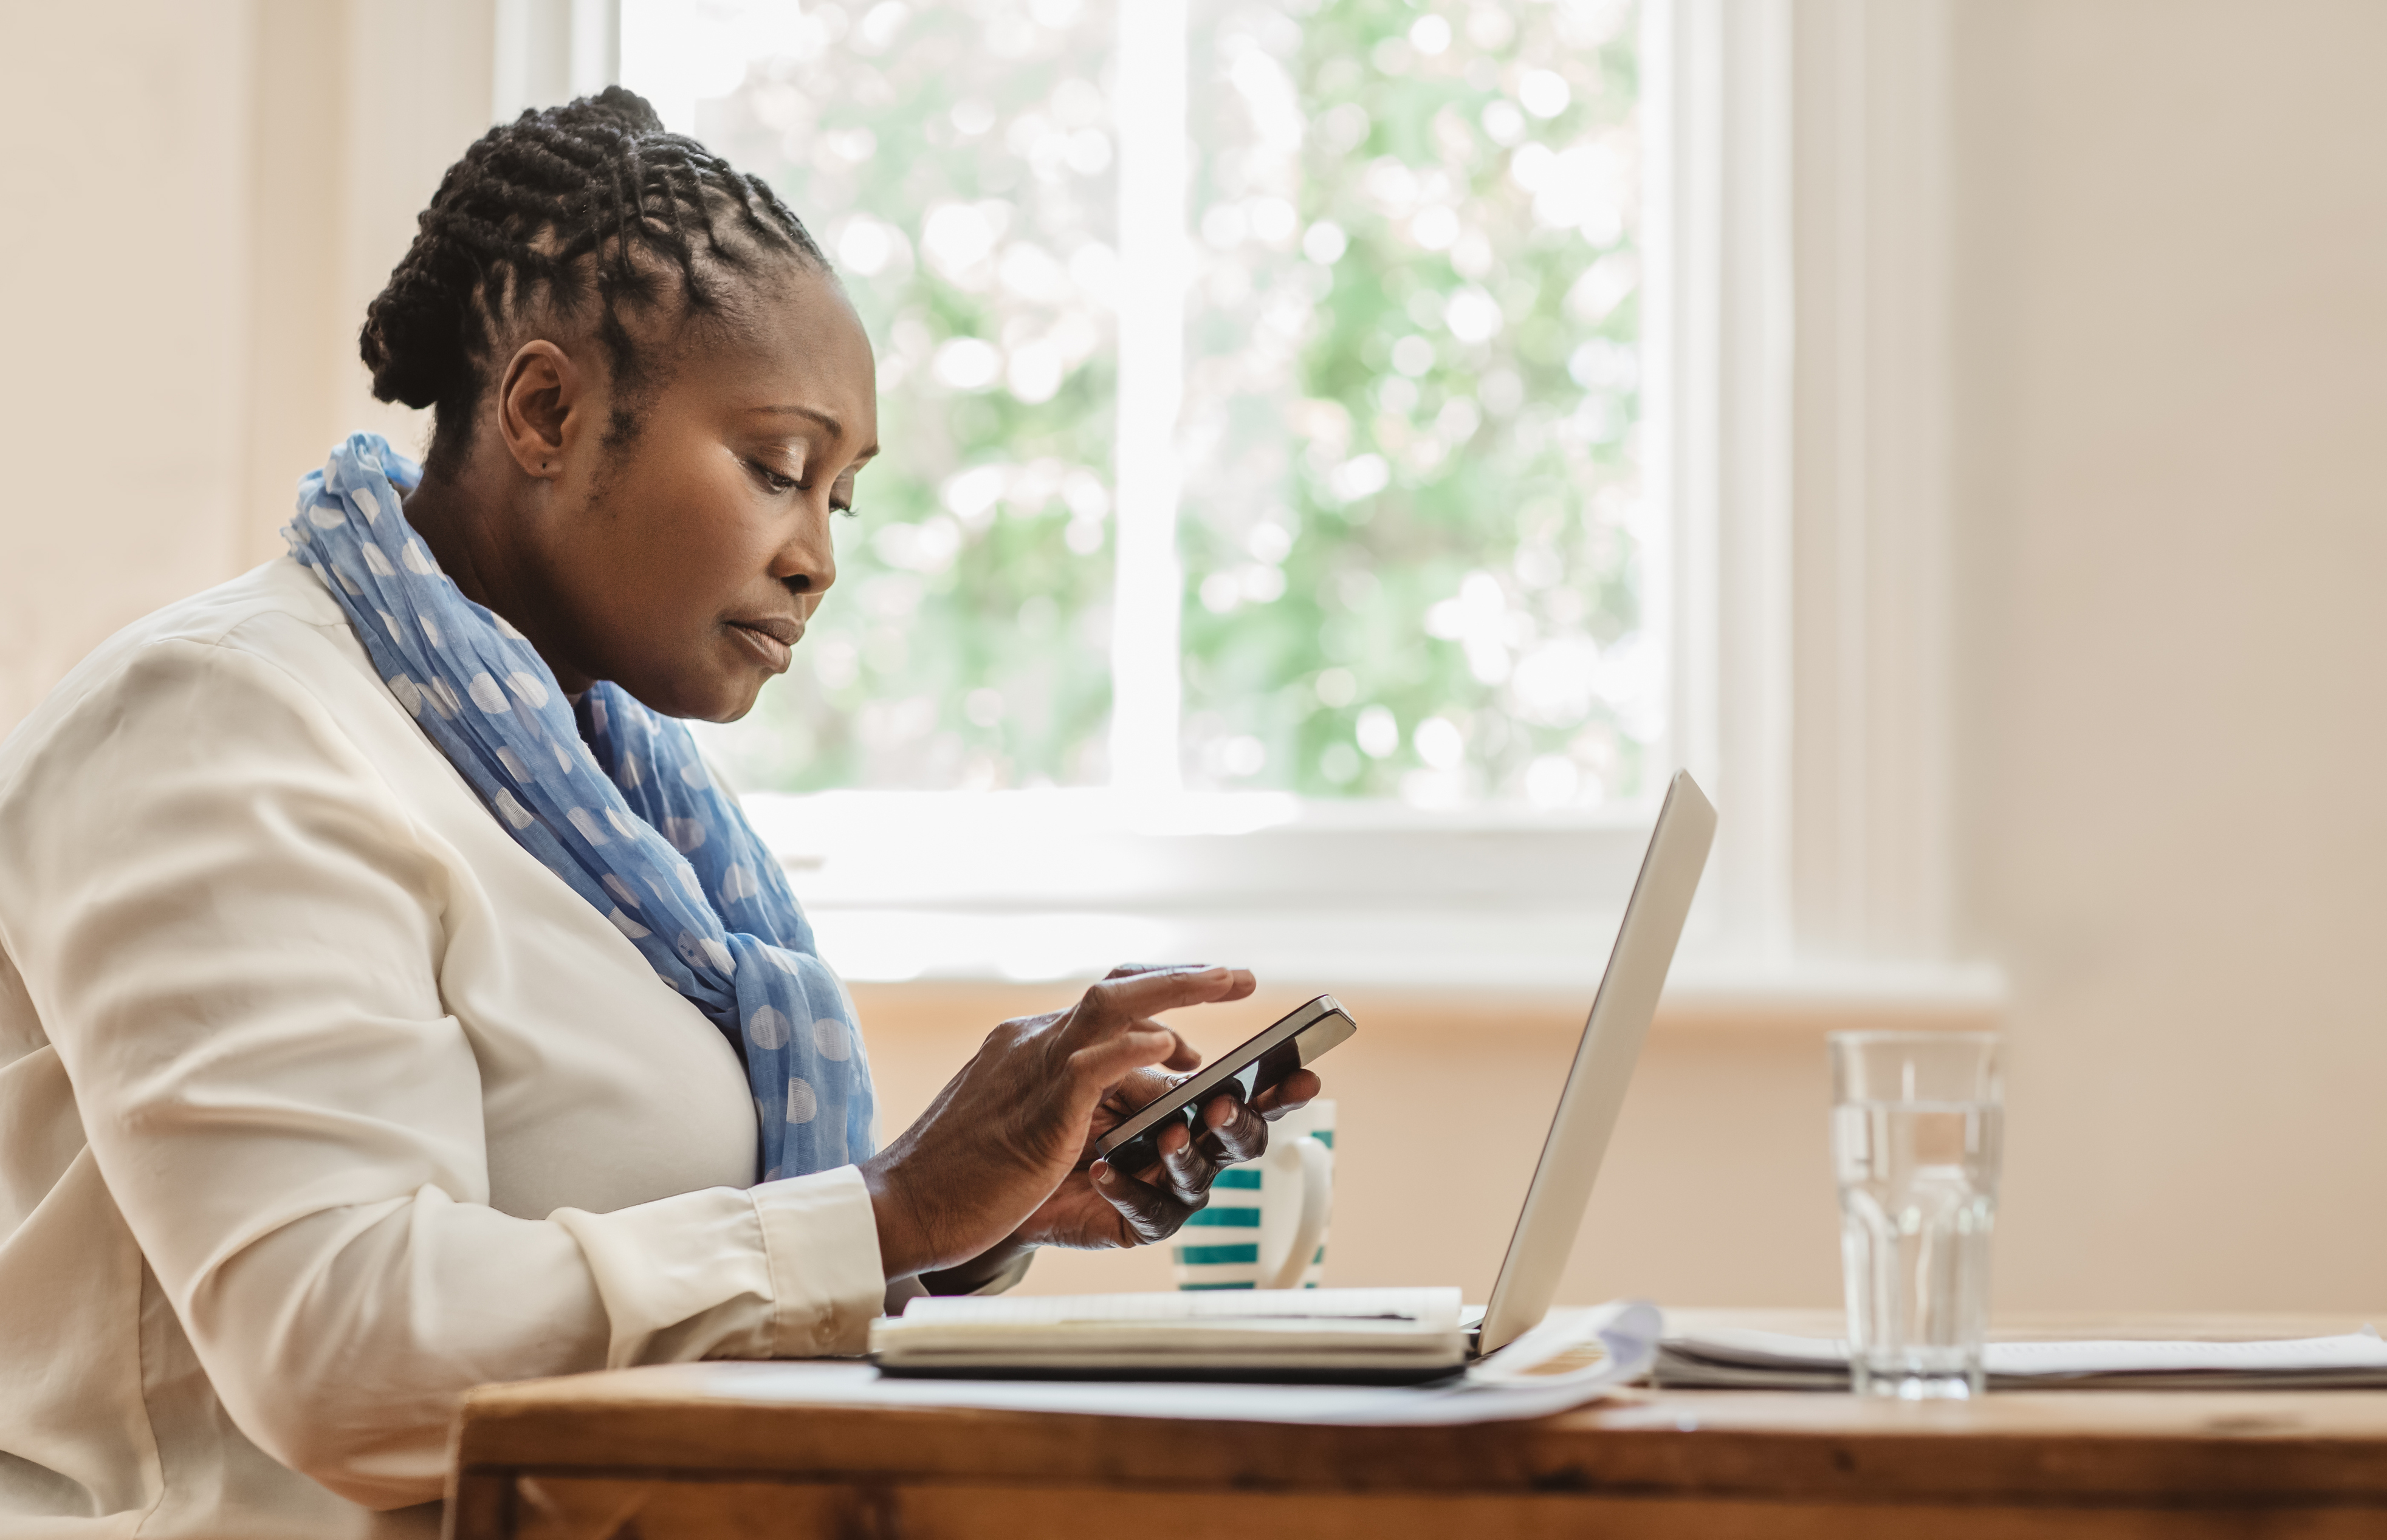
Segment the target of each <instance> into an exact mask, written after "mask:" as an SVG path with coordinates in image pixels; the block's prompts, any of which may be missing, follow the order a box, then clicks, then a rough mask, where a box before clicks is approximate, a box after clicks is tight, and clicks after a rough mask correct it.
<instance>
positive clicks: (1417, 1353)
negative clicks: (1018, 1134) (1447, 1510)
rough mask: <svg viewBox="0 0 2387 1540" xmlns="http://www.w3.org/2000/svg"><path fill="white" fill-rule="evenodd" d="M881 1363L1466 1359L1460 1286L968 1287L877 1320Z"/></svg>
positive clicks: (1078, 1367) (900, 1366) (1008, 1365)
mask: <svg viewBox="0 0 2387 1540" xmlns="http://www.w3.org/2000/svg"><path fill="white" fill-rule="evenodd" d="M870 1355H871V1357H873V1358H875V1359H877V1360H878V1367H879V1370H881V1372H884V1373H888V1374H898V1375H901V1374H933V1375H941V1376H942V1375H971V1374H985V1375H995V1376H1001V1377H1004V1378H1018V1377H1034V1378H1057V1379H1080V1378H1083V1379H1094V1378H1110V1377H1117V1376H1123V1375H1153V1376H1158V1377H1163V1378H1168V1379H1209V1378H1217V1379H1222V1380H1244V1381H1250V1380H1263V1379H1283V1380H1288V1381H1308V1380H1320V1379H1325V1380H1332V1381H1334V1382H1340V1383H1369V1382H1374V1383H1384V1384H1395V1383H1409V1382H1421V1381H1426V1380H1434V1379H1440V1378H1442V1377H1443V1376H1445V1375H1448V1374H1454V1373H1457V1372H1458V1371H1459V1370H1460V1369H1462V1368H1463V1367H1465V1365H1466V1362H1467V1333H1466V1332H1465V1331H1464V1330H1463V1329H1462V1328H1461V1327H1460V1324H1459V1291H1458V1290H1457V1289H1252V1290H1226V1291H1209V1290H1204V1291H1199V1292H1193V1293H1181V1294H1158V1293H1155V1294H1050V1295H1042V1296H1034V1295H1031V1296H1024V1297H1023V1296H1019V1295H996V1296H985V1295H979V1294H963V1295H958V1296H952V1297H935V1296H929V1297H923V1298H919V1299H915V1300H913V1301H912V1302H911V1304H910V1305H909V1306H906V1307H905V1309H904V1311H903V1314H902V1315H900V1316H892V1317H888V1318H885V1319H880V1320H878V1321H875V1322H873V1323H872V1325H871V1328H870Z"/></svg>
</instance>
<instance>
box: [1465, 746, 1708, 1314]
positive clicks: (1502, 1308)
mask: <svg viewBox="0 0 2387 1540" xmlns="http://www.w3.org/2000/svg"><path fill="white" fill-rule="evenodd" d="M1715 820H1716V815H1715V809H1714V808H1712V807H1711V806H1710V805H1708V800H1707V797H1706V795H1705V794H1704V793H1702V792H1701V791H1700V790H1699V783H1697V782H1696V781H1694V780H1692V779H1691V776H1690V772H1689V771H1687V770H1686V771H1678V772H1676V774H1675V776H1674V779H1673V784H1672V785H1670V786H1668V787H1667V788H1666V801H1665V804H1664V805H1663V806H1661V808H1659V810H1658V827H1657V828H1656V829H1654V830H1652V831H1651V833H1650V835H1649V849H1648V852H1647V853H1646V854H1644V855H1643V856H1642V858H1641V874H1640V876H1638V877H1636V878H1635V879H1634V881H1633V897H1632V900H1631V901H1630V902H1629V903H1626V904H1625V906H1624V923H1623V924H1622V925H1620V926H1618V927H1617V929H1616V944H1615V946H1614V947H1613V948H1612V949H1611V950H1610V953H1609V954H1608V971H1607V972H1606V973H1605V974H1603V975H1601V977H1600V980H1599V993H1598V995H1596V996H1594V997H1593V999H1592V1003H1591V1016H1590V1018H1589V1019H1588V1020H1586V1021H1585V1023H1584V1028H1583V1041H1582V1042H1581V1043H1580V1044H1578V1045H1577V1046H1576V1048H1575V1051H1574V1067H1573V1068H1572V1069H1571V1070H1569V1071H1568V1072H1567V1081H1566V1089H1565V1090H1563V1091H1561V1092H1559V1109H1558V1111H1557V1113H1556V1114H1554V1115H1553V1116H1552V1117H1551V1118H1550V1132H1549V1137H1548V1138H1547V1139H1546V1140H1544V1141H1543V1142H1542V1159H1541V1164H1540V1165H1538V1166H1536V1167H1535V1168H1534V1181H1533V1185H1532V1186H1530V1187H1528V1188H1526V1189H1525V1206H1524V1208H1523V1209H1522V1211H1520V1212H1519V1214H1518V1216H1517V1232H1516V1234H1515V1235H1513V1236H1511V1237H1510V1238H1509V1255H1508V1256H1506V1257H1504V1258H1502V1259H1501V1262H1500V1278H1499V1281H1497V1282H1496V1283H1494V1284H1493V1285H1492V1300H1491V1303H1490V1304H1489V1305H1487V1306H1485V1307H1484V1328H1483V1332H1482V1334H1481V1336H1480V1337H1479V1338H1478V1340H1477V1347H1476V1351H1478V1352H1479V1353H1490V1352H1492V1351H1493V1350H1495V1349H1496V1348H1500V1347H1505V1346H1507V1345H1508V1344H1509V1343H1510V1342H1511V1341H1513V1340H1514V1339H1515V1338H1516V1337H1517V1336H1518V1334H1519V1333H1521V1332H1525V1331H1528V1330H1530V1329H1531V1328H1533V1327H1534V1326H1536V1325H1538V1324H1540V1322H1541V1319H1542V1317H1544V1316H1545V1315H1547V1314H1548V1313H1549V1308H1550V1301H1551V1300H1552V1299H1554V1298H1555V1297H1557V1294H1558V1290H1559V1274H1560V1272H1562V1271H1563V1270H1565V1268H1566V1264H1567V1254H1568V1253H1570V1252H1572V1250H1573V1249H1574V1238H1575V1234H1576V1232H1577V1231H1580V1230H1581V1229H1582V1228H1583V1211H1584V1206H1585V1205H1586V1204H1588V1203H1589V1202H1590V1201H1591V1184H1592V1180H1593V1179H1594V1178H1596V1177H1598V1175H1599V1161H1600V1156H1601V1155H1604V1154H1606V1153H1607V1150H1608V1136H1609V1135H1610V1133H1612V1132H1613V1131H1615V1129H1616V1115H1617V1113H1618V1112H1619V1111H1620V1110H1621V1109H1622V1108H1623V1105H1624V1088H1625V1086H1626V1085H1627V1084H1629V1083H1630V1082H1631V1080H1632V1079H1633V1067H1634V1065H1635V1064H1636V1062H1638V1061H1639V1059H1640V1057H1641V1042H1642V1040H1643V1039H1645V1038H1647V1037H1648V1035H1649V1018H1650V1017H1651V1016H1655V1015H1656V1014H1657V1010H1658V995H1659V991H1661V990H1663V989H1664V988H1665V985H1666V970H1667V969H1668V968H1669V967H1671V966H1673V961H1674V943H1675V942H1677V941H1679V940H1682V936H1683V921H1684V919H1685V918H1686V916H1687V915H1689V914H1690V912H1691V895H1692V894H1694V893H1696V892H1698V891H1699V874H1700V873H1701V872H1702V871H1704V870H1705V869H1706V868H1707V864H1708V847H1709V846H1710V845H1711V844H1712V843H1713V842H1714V839H1715Z"/></svg>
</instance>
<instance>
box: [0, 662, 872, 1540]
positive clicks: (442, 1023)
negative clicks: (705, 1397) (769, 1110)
mask: <svg viewBox="0 0 2387 1540" xmlns="http://www.w3.org/2000/svg"><path fill="white" fill-rule="evenodd" d="M394 709H395V708H394V707H393V710H394ZM0 806H5V813H0V916H5V918H6V924H7V927H8V938H9V943H10V947H11V950H12V951H13V953H15V955H16V957H17V959H18V962H19V966H20V968H21V970H22V972H23V974H24V978H25V981H26V985H27V987H28V990H29V991H30V992H31V994H32V998H33V1000H34V1002H35V1004H36V1005H37V1007H38V1009H39V1011H40V1013H41V1016H42V1019H43V1022H44V1026H45V1028H46V1029H47V1030H48V1032H49V1035H50V1037H51V1039H52V1041H53V1042H54V1043H55V1044H56V1045H57V1050H58V1053H59V1055H60V1058H61V1060H62V1061H63V1063H64V1064H65V1066H66V1068H67V1070H68V1073H69V1077H70V1079H72V1082H73V1085H74V1091H75V1097H76V1102H77V1105H78V1108H79V1110H80V1112H81V1115H82V1121H83V1125H84V1128H85V1130H86V1132H87V1136H88V1138H89V1140H90V1142H91V1147H92V1150H93V1153H94V1155H95V1158H96V1160H97V1162H98V1165H99V1168H100V1170H101V1172H102V1173H103V1175H104V1176H105V1178H106V1180H107V1186H108V1190H109V1193H110V1194H111V1195H112V1196H113V1198H114V1200H115V1202H116V1203H117V1205H119V1207H120V1209H121V1211H122V1213H123V1216H124V1218H125V1221H126V1223H127V1224H128V1225H129V1226H130V1227H131V1230H132V1231H133V1235H134V1237H135V1238H136V1239H137V1240H138V1242H139V1243H140V1245H141V1249H142V1252H143V1255H144V1256H145V1258H146V1259H147V1262H148V1265H149V1267H150V1269H152V1270H153V1271H154V1272H155V1273H156V1275H157V1277H158V1282H159V1284H160V1285H161V1287H162V1288H163V1290H164V1292H165V1294H166V1296H167V1297H168V1299H169V1300H170V1302H171V1304H172V1306H173V1308H174V1311H175V1314H176V1316H177V1317H178V1318H179V1319H180V1320H181V1322H182V1324H183V1329H184V1331H185V1332H187V1333H188V1335H189V1337H190V1339H191V1342H192V1344H193V1346H194V1348H195V1349H196V1352H197V1355H198V1357H199V1360H200V1362H201V1364H202V1365H203V1366H204V1367H205V1369H206V1370H207V1373H208V1379H209V1380H210V1382H212V1383H213V1385H214V1388H215V1390H216V1393H217V1394H218V1395H219V1396H220V1397H221V1400H222V1402H223V1405H224V1407H225V1408H226V1409H227V1411H228V1412H229V1413H230V1415H231V1416H232V1418H233V1419H234V1421H235V1422H236V1423H238V1425H239V1426H240V1428H241V1429H242V1431H243V1432H244V1433H246V1434H247V1435H248V1436H249V1437H250V1438H251V1439H252V1440H254V1441H255V1442H256V1443H257V1444H258V1445H260V1446H261V1447H263V1448H264V1449H265V1450H267V1451H268V1452H269V1453H271V1454H272V1455H273V1456H274V1457H275V1458H278V1459H281V1460H282V1461H284V1463H285V1464H288V1465H290V1466H291V1467H292V1468H294V1469H296V1470H297V1471H302V1472H304V1473H305V1474H307V1475H309V1476H312V1477H314V1478H315V1479H317V1480H318V1481H321V1482H322V1483H324V1484H325V1485H327V1486H329V1487H331V1488H332V1489H333V1490H335V1491H336V1492H339V1493H340V1494H342V1495H343V1496H347V1497H350V1498H352V1499H354V1500H356V1501H359V1502H362V1503H367V1504H371V1505H373V1506H376V1507H395V1506H398V1505H402V1504H409V1503H415V1502H421V1501H424V1500H426V1499H428V1498H431V1497H435V1496H437V1495H438V1491H439V1483H440V1474H441V1465H442V1458H443V1453H444V1439H445V1431H446V1427H447V1424H448V1419H449V1416H450V1414H451V1412H452V1410H453V1407H454V1405H455V1402H456V1399H457V1397H458V1396H459V1395H461V1393H462V1392H463V1391H464V1390H465V1389H467V1388H468V1387H470V1386H472V1385H474V1384H477V1383H481V1382H486V1381H492V1380H512V1379H522V1378H527V1377H531V1376H537V1375H545V1374H555V1373H562V1372H568V1371H571V1370H585V1369H596V1368H600V1367H603V1366H606V1365H608V1364H624V1363H633V1362H642V1361H652V1360H658V1359H680V1358H694V1357H705V1356H708V1355H723V1356H727V1355H738V1356H754V1357H763V1356H769V1355H799V1354H814V1353H823V1352H836V1351H848V1352H851V1351H858V1350H859V1347H860V1345H861V1343H862V1337H863V1332H864V1331H865V1327H866V1323H867V1321H868V1319H870V1317H871V1316H873V1315H874V1314H876V1313H877V1310H878V1305H879V1301H880V1298H881V1295H882V1292H883V1289H884V1286H885V1280H884V1275H883V1273H882V1272H881V1270H880V1268H879V1262H878V1243H877V1236H876V1230H875V1225H874V1220H873V1217H872V1209H871V1205H870V1202H869V1198H868V1195H867V1193H866V1191H865V1188H864V1185H863V1182H862V1180H861V1178H860V1177H859V1175H858V1174H857V1173H856V1172H855V1171H854V1170H852V1168H844V1169H841V1170H839V1171H834V1172H827V1173H823V1174H822V1175H820V1176H817V1177H810V1178H803V1179H799V1180H794V1181H788V1182H776V1183H771V1184H768V1185H766V1186H764V1187H762V1188H758V1189H755V1190H753V1191H752V1192H751V1193H750V1192H746V1191H740V1190H737V1189H731V1188H715V1189H711V1190H706V1191H701V1192H695V1193H686V1194H683V1195H680V1196H676V1197H671V1198H666V1199H663V1200H662V1201H659V1202H654V1203H650V1204H645V1205H639V1206H637V1207H632V1208H626V1209H622V1210H619V1211H616V1212H613V1213H609V1214H587V1213H579V1212H576V1211H573V1210H562V1211H559V1212H558V1213H556V1214H554V1215H552V1216H549V1217H548V1218H537V1219H534V1218H514V1217H512V1216H509V1215H506V1214H503V1213H500V1212H499V1211H498V1210H496V1209H494V1208H491V1207H488V1206H487V1200H488V1196H489V1177H488V1170H487V1166H486V1152H485V1149H484V1125H483V1112H482V1102H481V1082H480V1074H479V1067H478V1064H477V1062H476V1060H475V1058H474V1052H473V1048H472V1046H471V1044H470V1042H469V1041H467V1039H466V1036H465V1033H464V1031H463V1029H462V1028H461V1026H460V1024H459V1023H458V1022H457V1021H456V1019H455V1018H454V1017H452V1016H449V1015H448V1014H447V1011H446V1009H445V1007H444V1006H443V1004H442V1002H441V999H440V994H439V990H438V984H437V979H438V977H439V971H440V968H441V966H442V964H443V957H444V949H445V946H446V930H445V928H444V927H443V924H442V915H443V912H444V910H445V909H446V907H447V906H448V903H450V894H449V891H448V881H449V878H448V871H447V868H446V867H445V866H443V865H442V864H441V863H440V862H438V861H437V860H436V859H435V858H434V856H433V855H432V853H431V851H430V847H429V845H428V843H427V840H428V839H429V837H427V836H426V835H425V834H424V833H423V831H422V830H421V829H420V828H418V827H416V826H415V825H414V824H413V822H412V821H411V819H410V814H408V812H407V809H406V808H405V807H404V806H403V805H402V804H401V803H400V802H398V800H397V799H396V798H395V797H394V796H393V795H392V794H391V793H390V791H389V790H388V789H387V788H386V786H385V783H384V782H383V780H382V778H381V776H379V774H378V773H377V772H376V771H375V770H374V768H373V765H372V764H369V763H368V762H366V761H365V760H364V759H363V758H362V756H361V755H360V753H359V751H358V750H357V749H356V747H355V745H354V744H353V743H352V742H350V740H349V739H348V738H347V737H346V736H345V735H344V734H343V733H342V731H341V730H340V728H339V727H338V726H336V725H335V723H334V721H333V720H332V719H331V717H330V716H329V714H328V713H326V712H325V711H324V710H323V708H322V706H321V705H320V704H319V703H318V702H317V701H316V700H315V699H314V698H313V697H312V695H310V694H309V692H308V690H307V689H305V688H302V687H301V686H299V685H298V684H297V682H295V681H294V680H293V679H291V678H290V677H289V676H288V675H285V674H284V673H283V672H282V670H281V669H280V668H279V667H278V666H276V665H275V664H273V663H271V662H269V661H266V660H265V659H262V658H260V657H259V656H257V655H255V654H253V653H249V652H246V651H242V650H237V649H235V648H233V647H227V646H210V645H207V644H203V643H197V642H191V641H172V642H165V643H160V644H157V645H154V646H152V647H150V648H147V649H145V650H144V651H143V652H142V653H141V654H139V655H138V656H137V657H136V658H135V659H134V660H133V662H132V663H130V664H129V665H128V666H127V667H126V668H125V669H124V671H123V672H122V673H120V675H117V676H116V677H115V678H113V679H112V680H109V681H107V682H106V683H104V684H103V685H101V686H100V687H99V688H97V689H96V690H95V693H94V694H93V695H92V696H91V697H89V698H87V699H85V700H84V701H82V702H81V703H80V704H79V705H78V706H77V707H76V708H75V709H74V710H73V712H72V713H71V714H70V716H69V719H68V720H66V721H65V722H64V723H63V724H62V725H61V726H60V727H59V728H58V729H57V731H56V732H55V733H54V734H53V736H52V737H51V738H50V739H49V740H48V741H47V742H46V743H45V744H44V746H42V747H41V748H39V749H38V750H36V751H34V752H33V754H32V756H31V757H30V758H29V759H28V760H27V761H26V763H25V764H24V765H23V767H22V772H21V776H20V777H19V781H18V783H17V784H16V786H14V787H13V788H12V789H11V790H10V794H9V795H8V797H7V798H6V802H5V804H0ZM559 1158H569V1155H568V1153H560V1154H559ZM126 1329H127V1330H128V1331H129V1330H131V1329H132V1327H131V1325H130V1323H128V1324H127V1328H126Z"/></svg>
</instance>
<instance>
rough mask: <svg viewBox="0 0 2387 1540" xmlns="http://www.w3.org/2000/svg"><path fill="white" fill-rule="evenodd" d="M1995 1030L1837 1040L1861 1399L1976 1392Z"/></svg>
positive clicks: (1997, 1091)
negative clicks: (1865, 1396) (1875, 1396)
mask: <svg viewBox="0 0 2387 1540" xmlns="http://www.w3.org/2000/svg"><path fill="white" fill-rule="evenodd" d="M1998 1049H1999V1039H1998V1037H1997V1035H1996V1034H1995V1033H1993V1032H1835V1033H1833V1034H1832V1038H1831V1055H1832V1162H1833V1165H1834V1167H1835V1168H1836V1169H1837V1171H1838V1177H1839V1184H1840V1259H1841V1268H1842V1276H1843V1281H1844V1282H1845V1284H1846V1287H1847V1291H1848V1306H1849V1370H1850V1379H1851V1382H1852V1388H1853V1389H1854V1390H1855V1391H1856V1393H1857V1394H1858V1395H1883V1396H1894V1397H1897V1398H1898V1399H1901V1400H1907V1401H1926V1400H1939V1399H1963V1398H1965V1397H1970V1396H1977V1395H1980V1394H1981V1388H1982V1380H1981V1329H1982V1325H1983V1321H1984V1318H1985V1317H1986V1316H1987V1314H1988V1306H1989V1238H1990V1233H1991V1231H1993V1230H1994V1228H1995V1226H1996V1221H1997V1207H1998V1159H1999V1155H2000V1151H2001V1147H2002V1142H2003V1132H2004V1129H2003V1122H2004V1116H2005V1111H2004V1099H2005V1098H2004V1086H2003V1083H2002V1077H2001V1072H2000V1069H1999V1062H1998Z"/></svg>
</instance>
